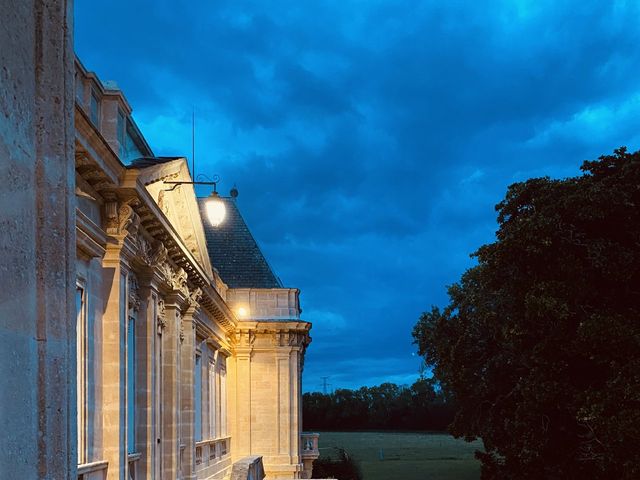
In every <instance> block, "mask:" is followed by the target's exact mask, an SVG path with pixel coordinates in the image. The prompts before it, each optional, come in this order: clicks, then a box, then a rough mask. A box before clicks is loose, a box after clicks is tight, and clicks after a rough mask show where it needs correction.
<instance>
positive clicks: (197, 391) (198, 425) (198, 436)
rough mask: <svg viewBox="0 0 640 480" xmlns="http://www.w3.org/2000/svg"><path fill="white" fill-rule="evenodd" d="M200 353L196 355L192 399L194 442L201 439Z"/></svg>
mask: <svg viewBox="0 0 640 480" xmlns="http://www.w3.org/2000/svg"><path fill="white" fill-rule="evenodd" d="M200 364H201V362H200V355H197V356H196V366H195V371H194V375H195V381H194V392H193V393H194V395H193V401H194V403H195V417H196V418H195V424H196V425H195V437H196V442H199V441H200V440H202V369H201V366H200Z"/></svg>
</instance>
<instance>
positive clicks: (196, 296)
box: [189, 287, 202, 307]
mask: <svg viewBox="0 0 640 480" xmlns="http://www.w3.org/2000/svg"><path fill="white" fill-rule="evenodd" d="M201 298H202V289H201V288H200V287H196V289H195V290H193V291H192V292H191V294H190V295H189V303H190V304H191V306H192V307H197V306H198V305H199V302H200V299H201Z"/></svg>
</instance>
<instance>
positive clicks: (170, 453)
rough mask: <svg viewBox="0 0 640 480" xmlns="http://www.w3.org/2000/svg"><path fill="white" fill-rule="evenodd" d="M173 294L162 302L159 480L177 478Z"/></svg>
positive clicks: (176, 328) (176, 321)
mask: <svg viewBox="0 0 640 480" xmlns="http://www.w3.org/2000/svg"><path fill="white" fill-rule="evenodd" d="M181 308H182V307H181V301H180V299H179V298H178V296H177V295H172V296H169V297H167V298H166V299H165V314H166V322H167V325H166V327H165V328H164V330H163V332H162V438H161V442H162V478H167V479H175V478H178V471H179V458H180V416H179V409H180V403H179V401H180V370H179V368H180V365H179V363H180V351H179V347H178V345H179V343H180V338H179V335H180V333H179V332H180V321H181V318H180V317H181V315H180V310H181Z"/></svg>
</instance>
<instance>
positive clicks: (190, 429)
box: [180, 299, 198, 480]
mask: <svg viewBox="0 0 640 480" xmlns="http://www.w3.org/2000/svg"><path fill="white" fill-rule="evenodd" d="M197 306H198V304H197V302H196V300H195V299H194V300H193V302H191V303H190V305H189V307H188V308H187V310H186V311H185V312H184V313H183V316H182V325H181V331H180V338H181V346H180V355H181V362H180V377H181V378H180V385H181V398H180V403H181V415H180V422H181V438H182V444H183V445H184V450H183V456H182V478H183V479H185V480H195V478H196V474H195V468H196V461H195V448H196V446H195V440H194V434H195V428H194V427H195V404H194V369H195V341H196V331H195V323H194V319H193V315H194V313H195V311H196V308H197Z"/></svg>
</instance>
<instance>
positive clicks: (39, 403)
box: [0, 0, 75, 480]
mask: <svg viewBox="0 0 640 480" xmlns="http://www.w3.org/2000/svg"><path fill="white" fill-rule="evenodd" d="M72 7H73V6H72V2H71V1H68V2H67V1H65V0H32V1H28V2H26V1H25V2H22V1H14V0H1V1H0V25H1V27H0V46H1V47H0V179H2V181H1V182H0V208H1V209H2V214H1V215H0V219H1V225H0V231H1V233H0V330H1V332H2V333H1V334H0V354H1V356H2V361H0V428H1V429H2V435H0V478H16V479H17V478H20V479H35V478H41V479H56V480H61V479H62V480H64V479H73V478H75V462H74V459H75V429H74V425H75V418H74V417H75V406H74V405H75V404H74V397H75V392H74V388H75V387H74V385H75V360H74V359H75V328H74V325H73V323H72V318H73V311H74V306H73V296H72V295H73V293H72V292H73V282H74V281H75V268H74V261H75V241H74V229H75V222H74V207H73V190H74V175H73V137H74V132H73V93H74V92H73V58H74V57H73V49H72V48H73V40H72V30H71V29H72V18H71V14H72Z"/></svg>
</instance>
